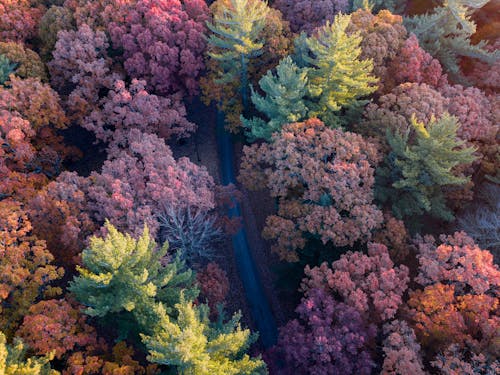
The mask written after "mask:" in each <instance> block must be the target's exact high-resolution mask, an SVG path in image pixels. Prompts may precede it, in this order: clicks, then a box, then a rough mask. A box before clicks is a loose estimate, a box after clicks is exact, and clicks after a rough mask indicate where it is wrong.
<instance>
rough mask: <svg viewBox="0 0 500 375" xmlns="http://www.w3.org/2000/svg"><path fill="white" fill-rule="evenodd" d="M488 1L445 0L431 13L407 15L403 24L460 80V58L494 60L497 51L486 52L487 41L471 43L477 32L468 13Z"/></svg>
mask: <svg viewBox="0 0 500 375" xmlns="http://www.w3.org/2000/svg"><path fill="white" fill-rule="evenodd" d="M488 2H489V0H445V1H444V2H443V5H442V6H440V7H437V8H435V9H434V10H433V12H432V13H426V14H423V15H417V16H414V17H410V18H406V19H405V21H404V25H405V26H406V28H407V29H408V31H410V32H412V33H414V34H415V35H416V36H417V38H418V40H419V42H420V46H421V47H422V48H423V49H425V50H426V51H427V52H429V53H430V54H431V55H432V56H433V57H435V58H437V59H438V60H439V61H440V62H441V64H442V65H443V66H444V67H445V68H446V69H447V70H448V72H449V74H450V75H451V76H452V77H454V78H455V79H460V78H461V74H460V67H459V58H460V57H472V58H476V59H479V60H482V61H485V62H489V63H493V62H495V60H497V59H498V58H500V53H499V52H498V51H497V52H495V53H492V52H488V51H487V50H486V49H485V47H486V42H484V41H481V42H480V43H478V44H471V41H470V37H471V36H472V35H473V34H474V33H475V32H476V24H475V23H474V21H472V20H471V18H470V16H471V14H472V13H473V12H474V11H475V10H477V9H479V8H481V7H483V6H484V5H485V4H486V3H488Z"/></svg>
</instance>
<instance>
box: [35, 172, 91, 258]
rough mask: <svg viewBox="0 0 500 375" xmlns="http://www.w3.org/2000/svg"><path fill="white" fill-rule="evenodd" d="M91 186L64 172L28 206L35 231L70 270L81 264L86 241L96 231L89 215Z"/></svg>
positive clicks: (86, 181)
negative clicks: (89, 187)
mask: <svg viewBox="0 0 500 375" xmlns="http://www.w3.org/2000/svg"><path fill="white" fill-rule="evenodd" d="M89 183H90V182H89V181H88V180H87V179H85V178H83V177H80V176H78V175H76V173H69V172H63V173H61V174H60V175H59V176H58V177H57V179H56V180H55V181H52V182H50V183H49V184H48V185H47V186H45V187H44V188H43V190H41V191H40V192H39V193H38V194H37V195H36V196H35V197H34V198H33V199H31V200H30V201H29V203H28V209H29V215H30V218H31V222H32V223H33V232H34V233H35V234H36V235H37V236H39V237H40V238H43V239H44V240H46V241H47V245H48V246H49V248H50V249H51V252H52V253H53V254H54V256H55V259H56V261H57V262H58V263H59V264H62V265H64V266H65V267H67V268H73V266H74V265H75V263H78V262H79V254H80V252H81V251H82V250H83V248H84V247H85V245H86V242H85V240H86V238H87V237H88V236H89V235H90V234H92V233H93V232H94V231H95V230H96V226H95V224H94V222H93V221H92V220H91V218H90V216H89V214H88V213H87V197H86V195H85V191H86V190H87V188H88V185H89Z"/></svg>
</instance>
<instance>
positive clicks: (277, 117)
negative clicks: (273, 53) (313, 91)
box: [242, 57, 308, 141]
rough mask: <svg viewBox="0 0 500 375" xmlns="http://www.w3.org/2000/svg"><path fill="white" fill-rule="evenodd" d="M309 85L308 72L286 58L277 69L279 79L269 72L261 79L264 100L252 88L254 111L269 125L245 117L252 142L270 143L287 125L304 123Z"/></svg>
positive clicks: (289, 58)
mask: <svg viewBox="0 0 500 375" xmlns="http://www.w3.org/2000/svg"><path fill="white" fill-rule="evenodd" d="M307 84H308V81H307V69H306V68H299V67H298V66H297V65H296V64H295V63H294V62H293V60H292V59H291V57H286V58H285V59H283V60H281V61H280V63H279V64H278V66H277V67H276V75H274V74H273V72H272V71H268V72H267V74H266V75H265V76H264V77H262V78H261V79H260V81H259V86H260V88H261V89H262V91H264V92H265V94H266V96H265V97H263V96H261V95H260V94H259V93H258V92H256V91H254V89H253V87H251V91H252V102H253V104H254V105H255V108H256V109H257V110H258V111H260V112H262V113H263V114H264V115H265V116H266V117H267V118H268V119H269V121H267V122H266V121H264V120H262V119H261V118H257V117H254V118H252V119H250V120H247V119H245V118H243V117H242V122H243V125H244V126H245V127H246V128H247V136H248V138H249V140H250V141H253V140H256V139H259V138H263V139H265V140H266V141H270V140H271V137H272V134H273V133H274V132H279V131H280V130H281V127H282V126H283V125H284V124H289V123H292V122H297V121H301V120H303V119H304V118H305V117H306V115H307V112H308V108H307V107H306V104H305V102H304V98H305V96H306V93H307Z"/></svg>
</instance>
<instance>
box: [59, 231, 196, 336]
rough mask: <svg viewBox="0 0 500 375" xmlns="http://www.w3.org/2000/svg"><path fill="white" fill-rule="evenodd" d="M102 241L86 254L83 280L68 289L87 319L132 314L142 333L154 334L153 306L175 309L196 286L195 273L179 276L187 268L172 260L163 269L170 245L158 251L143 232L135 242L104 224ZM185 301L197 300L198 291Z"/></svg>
mask: <svg viewBox="0 0 500 375" xmlns="http://www.w3.org/2000/svg"><path fill="white" fill-rule="evenodd" d="M105 228H106V230H107V232H108V233H107V235H106V236H105V237H104V238H99V237H91V238H90V246H89V247H88V248H87V249H85V250H84V251H83V254H82V262H83V266H82V267H77V269H78V271H79V272H80V275H79V276H78V277H76V278H75V279H74V280H73V281H72V282H71V285H70V288H69V290H70V291H71V292H73V293H74V294H75V296H76V298H77V300H78V301H79V302H80V303H82V304H83V305H85V306H87V308H86V309H85V313H86V314H88V315H90V316H97V317H101V318H102V317H104V316H106V315H107V314H110V313H121V312H131V313H132V315H133V317H134V318H135V319H136V321H137V322H138V323H139V326H140V327H141V331H142V332H145V330H146V331H148V330H150V329H151V328H152V326H153V325H154V322H155V320H154V319H155V318H154V317H155V315H154V314H153V312H152V310H153V306H154V304H155V303H156V302H157V301H161V302H164V303H165V305H166V306H174V304H175V303H176V302H178V301H179V297H180V293H181V290H182V289H184V288H189V285H190V284H191V282H192V281H193V275H192V272H191V270H187V271H181V269H182V267H183V264H182V263H181V262H180V261H179V260H178V259H174V260H173V261H172V262H169V263H167V264H166V265H163V264H164V263H165V260H164V258H165V256H166V254H167V250H168V244H167V243H165V244H164V245H163V246H162V247H161V248H159V249H156V243H155V242H154V241H153V240H152V239H151V238H150V235H149V230H148V228H147V226H145V228H144V231H143V233H142V236H141V237H140V238H139V239H137V240H136V239H134V238H132V237H131V236H130V235H128V234H122V233H120V232H119V231H118V230H117V229H116V228H115V227H113V225H111V224H110V223H109V222H106V224H105ZM185 293H186V296H187V297H189V298H194V297H196V293H197V291H196V290H195V289H188V290H187V291H186V292H185Z"/></svg>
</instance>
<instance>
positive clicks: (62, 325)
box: [16, 299, 102, 359]
mask: <svg viewBox="0 0 500 375" xmlns="http://www.w3.org/2000/svg"><path fill="white" fill-rule="evenodd" d="M16 335H19V337H21V338H22V340H23V342H25V343H26V344H27V345H28V346H29V347H30V349H33V350H34V351H35V354H37V355H50V354H52V355H53V356H54V357H55V358H57V359H62V358H63V356H64V355H65V354H67V353H71V352H75V351H77V350H78V348H83V347H86V346H91V347H98V346H99V345H102V344H100V343H98V341H97V336H96V332H95V329H94V328H93V327H92V326H89V325H88V324H87V323H86V316H85V315H82V314H81V313H80V311H79V309H78V306H76V307H75V306H72V304H70V303H69V302H68V301H66V300H64V299H61V300H55V299H51V300H48V301H40V302H38V303H37V304H35V305H32V306H31V307H30V309H29V313H28V314H27V315H26V316H25V317H24V321H23V324H22V325H21V327H20V328H19V329H18V330H17V332H16Z"/></svg>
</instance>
